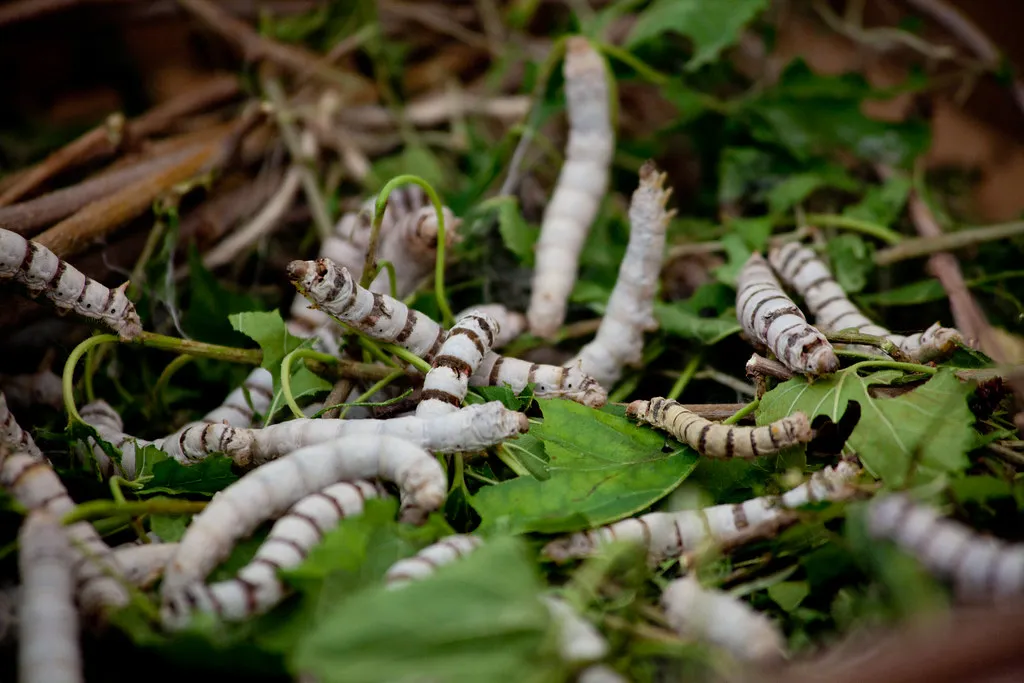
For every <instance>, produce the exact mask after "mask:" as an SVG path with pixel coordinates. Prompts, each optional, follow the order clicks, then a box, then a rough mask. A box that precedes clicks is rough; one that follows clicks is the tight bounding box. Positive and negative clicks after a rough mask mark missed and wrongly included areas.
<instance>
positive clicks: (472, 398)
mask: <svg viewBox="0 0 1024 683" xmlns="http://www.w3.org/2000/svg"><path fill="white" fill-rule="evenodd" d="M491 401H500V402H501V404H502V405H503V406H505V407H506V408H508V409H509V410H519V411H522V410H526V409H527V408H529V407H530V406H531V405H533V385H532V384H527V385H526V387H524V388H523V390H522V391H520V392H519V393H518V394H516V392H514V391H512V389H511V388H510V387H509V386H508V385H507V384H506V385H504V386H500V387H473V388H472V389H471V390H470V392H469V393H468V394H467V395H466V403H471V404H473V403H490V402H491Z"/></svg>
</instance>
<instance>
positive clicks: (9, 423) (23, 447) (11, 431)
mask: <svg viewBox="0 0 1024 683" xmlns="http://www.w3.org/2000/svg"><path fill="white" fill-rule="evenodd" d="M0 444H3V445H6V446H7V447H8V448H10V450H11V451H12V452H14V453H25V454H26V455H30V456H32V457H33V458H36V459H39V460H42V458H43V453H42V451H40V450H39V446H37V445H36V442H35V441H34V440H33V439H32V436H31V435H30V434H29V433H28V432H26V431H25V430H23V429H22V428H21V425H19V424H18V421H17V420H15V419H14V415H13V414H12V413H11V410H10V408H9V407H8V406H7V396H6V395H5V394H4V393H3V392H2V391H0Z"/></svg>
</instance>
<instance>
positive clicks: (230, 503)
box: [163, 436, 447, 612]
mask: <svg viewBox="0 0 1024 683" xmlns="http://www.w3.org/2000/svg"><path fill="white" fill-rule="evenodd" d="M376 478H380V479H384V480H387V481H393V482H395V484H397V485H398V488H399V490H400V492H401V496H402V518H403V519H404V520H406V521H414V522H416V521H421V520H422V519H423V518H424V517H425V516H426V514H427V513H429V512H431V511H433V510H436V509H438V508H439V507H440V506H441V505H442V504H443V503H444V499H445V491H446V489H447V478H446V477H445V474H444V470H442V469H441V465H439V464H438V462H437V460H435V459H434V456H432V455H431V454H430V453H429V452H427V451H425V450H423V449H422V448H419V447H418V446H415V445H413V444H411V443H409V442H408V441H403V440H402V439H398V438H395V437H393V436H347V437H343V438H341V439H336V440H334V441H329V442H326V443H322V444H317V445H315V446H309V447H307V448H301V449H299V450H297V451H293V452H291V453H289V454H288V455H286V456H284V457H282V458H279V459H277V460H274V461H272V462H269V463H267V464H266V465H263V466H262V467H259V468H257V469H255V470H253V471H252V472H249V473H248V474H246V475H245V476H244V477H242V478H241V479H239V480H238V481H236V482H235V483H233V484H231V485H230V486H228V487H227V488H226V489H224V490H223V491H221V492H220V493H218V494H217V495H216V496H215V497H214V498H213V500H212V501H210V504H209V505H208V506H207V507H206V509H204V510H203V511H202V512H201V513H199V514H198V515H196V516H195V517H194V518H193V519H192V523H191V524H190V525H189V527H188V529H187V530H186V531H185V535H184V537H183V538H182V539H181V542H180V544H179V546H178V553H177V554H176V555H175V557H174V559H173V560H172V561H171V562H170V564H168V565H167V571H166V574H165V575H164V582H163V594H164V599H165V604H167V605H170V604H171V603H174V606H173V607H172V608H171V611H172V612H182V611H183V610H184V606H183V605H182V604H181V602H180V600H181V599H182V598H183V594H182V591H183V589H184V588H185V587H186V586H188V585H189V584H192V583H195V582H198V581H202V580H203V579H204V578H206V575H207V574H208V573H209V572H210V570H211V569H213V567H214V566H215V565H216V564H217V563H218V562H219V561H221V560H223V559H224V558H225V557H227V556H228V554H229V553H230V552H231V548H232V546H233V545H234V543H235V541H237V540H238V539H240V538H242V537H244V536H246V535H248V534H250V533H252V532H253V531H254V530H255V529H256V527H258V526H259V525H260V523H261V522H263V521H265V520H267V519H271V518H274V517H277V516H279V515H281V514H283V513H284V512H285V511H287V509H288V508H289V507H291V506H292V505H294V504H295V503H296V502H298V501H299V500H301V499H302V498H304V497H305V496H308V495H310V494H312V493H314V492H316V491H319V490H320V489H322V488H323V487H324V486H327V485H329V484H332V483H336V482H339V481H351V480H353V479H376Z"/></svg>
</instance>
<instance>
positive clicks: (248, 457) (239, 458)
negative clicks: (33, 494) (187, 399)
mask: <svg viewBox="0 0 1024 683" xmlns="http://www.w3.org/2000/svg"><path fill="white" fill-rule="evenodd" d="M529 428H530V424H529V421H528V420H527V418H526V416H525V415H523V414H522V413H518V412H516V411H514V410H509V409H508V408H506V407H505V406H504V405H502V404H501V403H500V402H498V401H490V402H488V403H483V404H480V405H470V406H465V407H463V408H461V409H459V410H457V411H455V412H453V413H450V414H448V415H442V416H440V417H436V418H432V419H429V420H428V419H424V418H421V417H416V416H413V415H409V416H404V417H395V418H392V419H390V420H371V419H364V420H311V419H299V420H291V421H289V422H282V423H280V424H275V425H270V426H268V427H263V428H262V429H236V428H234V427H231V426H230V425H224V424H194V425H192V426H190V427H188V428H187V429H184V430H182V431H180V432H178V434H177V435H176V436H175V437H174V438H170V437H168V438H167V439H165V440H163V441H162V442H161V443H160V447H161V448H162V449H163V450H164V451H165V452H166V453H167V454H168V455H170V456H171V457H172V458H174V459H175V460H178V461H179V462H182V463H186V464H187V463H191V462H196V461H198V460H202V459H204V458H206V457H208V456H209V455H210V454H211V453H224V454H225V455H227V456H229V457H230V458H232V459H233V460H234V461H235V462H236V463H238V464H239V465H250V464H254V465H259V464H261V463H264V462H266V461H268V460H273V459H274V458H278V457H280V456H282V455H284V454H286V453H291V452H292V451H294V450H297V449H299V448H304V447H306V446H312V445H315V444H318V443H324V442H326V441H332V440H334V439H339V438H342V437H346V436H357V435H361V436H393V437H398V438H401V439H403V440H405V441H408V442H410V443H413V444H416V445H417V446H419V447H421V448H424V449H426V450H428V451H431V452H436V453H456V452H474V451H482V450H484V449H485V448H487V447H489V446H493V445H495V444H498V443H501V442H502V441H505V440H506V439H511V438H514V437H516V436H518V435H519V434H521V433H524V432H526V431H527V430H528V429H529Z"/></svg>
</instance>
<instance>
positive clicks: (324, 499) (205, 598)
mask: <svg viewBox="0 0 1024 683" xmlns="http://www.w3.org/2000/svg"><path fill="white" fill-rule="evenodd" d="M383 495H386V494H385V492H384V490H383V489H382V488H381V487H380V486H379V485H378V484H375V483H372V482H369V481H363V480H356V481H351V482H348V481H343V482H340V483H337V484H333V485H331V486H328V487H327V488H325V489H323V490H322V491H317V492H316V493H313V494H311V495H308V496H306V497H305V498H302V499H301V500H299V502H297V503H296V504H295V505H293V506H292V507H291V509H289V510H288V512H287V513H285V515H284V516H282V517H281V519H279V520H277V521H276V522H275V523H274V526H273V527H272V528H271V529H270V533H269V534H268V535H267V538H266V540H265V541H264V542H263V545H261V546H260V547H259V550H257V551H256V554H255V555H254V556H253V558H252V560H251V561H250V562H249V564H247V565H246V566H245V567H243V568H242V569H240V570H239V571H238V574H237V575H235V577H234V578H231V579H227V580H226V581H219V582H217V583H214V584H210V585H205V584H202V583H195V584H192V585H190V586H187V587H185V589H184V594H185V596H186V597H185V602H186V603H187V604H189V605H192V606H193V610H194V611H200V612H210V613H213V614H215V615H216V616H217V617H218V618H219V619H223V620H225V621H242V620H245V619H249V618H251V617H254V616H257V615H259V614H263V613H264V612H266V611H268V610H270V609H271V608H273V607H274V606H275V605H277V604H278V603H279V602H280V601H281V600H282V599H283V598H284V597H285V596H286V595H287V594H288V588H287V586H285V584H284V583H283V582H282V580H281V579H280V578H279V577H278V575H277V573H278V571H280V570H281V569H290V568H292V567H297V566H298V565H300V564H301V563H302V562H303V561H305V559H306V557H307V555H308V554H309V551H310V550H311V549H312V548H313V547H314V546H316V545H317V544H318V543H319V542H320V541H321V540H322V539H323V537H324V535H325V534H326V533H327V532H328V531H330V530H331V529H333V528H335V527H336V526H337V525H338V522H340V521H341V520H342V519H344V518H347V517H354V516H356V515H360V514H362V512H363V503H364V502H365V501H366V500H368V499H371V498H378V497H380V496H383ZM163 616H164V624H165V625H166V626H168V627H171V628H175V627H181V626H184V625H185V624H186V623H187V618H188V616H189V614H188V613H185V612H173V611H172V610H165V612H164V615H163Z"/></svg>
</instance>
